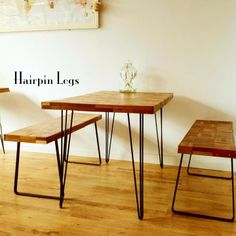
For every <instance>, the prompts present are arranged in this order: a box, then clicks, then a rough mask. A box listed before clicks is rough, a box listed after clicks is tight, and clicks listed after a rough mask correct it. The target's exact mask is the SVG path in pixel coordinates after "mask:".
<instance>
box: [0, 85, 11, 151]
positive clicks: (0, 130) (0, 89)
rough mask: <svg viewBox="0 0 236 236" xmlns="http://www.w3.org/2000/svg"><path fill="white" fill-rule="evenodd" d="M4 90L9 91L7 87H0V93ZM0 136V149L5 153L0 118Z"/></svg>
mask: <svg viewBox="0 0 236 236" xmlns="http://www.w3.org/2000/svg"><path fill="white" fill-rule="evenodd" d="M6 92H10V90H9V88H0V93H6ZM0 138H1V143H2V150H3V152H4V153H5V148H4V142H3V132H2V123H1V119H0Z"/></svg>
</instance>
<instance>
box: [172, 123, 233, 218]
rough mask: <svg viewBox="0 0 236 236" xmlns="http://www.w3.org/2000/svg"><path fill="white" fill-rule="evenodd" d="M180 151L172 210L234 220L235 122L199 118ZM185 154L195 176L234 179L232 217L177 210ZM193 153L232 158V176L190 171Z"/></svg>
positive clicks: (188, 168)
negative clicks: (188, 156)
mask: <svg viewBox="0 0 236 236" xmlns="http://www.w3.org/2000/svg"><path fill="white" fill-rule="evenodd" d="M178 153H181V159H180V164H179V170H178V175H177V179H176V186H175V191H174V197H173V202H172V211H173V212H174V213H178V214H182V215H189V216H196V217H203V218H207V219H215V220H221V221H234V216H235V213H234V170H233V159H234V158H235V144H234V134H233V123H232V122H228V121H212V120H197V121H195V123H194V124H193V125H192V127H191V128H190V130H189V131H188V133H187V134H186V135H185V137H184V138H183V140H182V141H181V143H180V144H179V146H178ZM184 154H189V155H190V158H189V162H188V167H187V173H188V174H190V175H195V176H202V177H211V178H217V179H230V180H231V181H232V217H230V218H225V217H218V216H209V215H205V214H198V213H195V212H186V211H181V210H176V209H175V207H174V204H175V199H176V193H177V189H178V183H179V178H180V171H181V166H182V161H183V156H184ZM192 155H204V156H212V157H223V158H230V159H231V177H220V176H212V175H205V174H198V173H196V172H195V173H193V172H191V171H190V163H191V157H192Z"/></svg>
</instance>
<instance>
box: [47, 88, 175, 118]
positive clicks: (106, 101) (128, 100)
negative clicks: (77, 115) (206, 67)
mask: <svg viewBox="0 0 236 236" xmlns="http://www.w3.org/2000/svg"><path fill="white" fill-rule="evenodd" d="M172 98H173V94H172V93H142V92H137V93H120V92H117V91H100V92H96V93H90V94H86V95H82V96H77V97H71V98H65V99H60V100H54V101H44V102H42V108H43V109H55V110H80V111H101V112H117V113H119V112H121V113H143V114H153V113H155V112H156V111H158V110H159V109H161V108H162V107H163V106H165V105H166V104H167V103H168V102H169V101H170V100H171V99H172Z"/></svg>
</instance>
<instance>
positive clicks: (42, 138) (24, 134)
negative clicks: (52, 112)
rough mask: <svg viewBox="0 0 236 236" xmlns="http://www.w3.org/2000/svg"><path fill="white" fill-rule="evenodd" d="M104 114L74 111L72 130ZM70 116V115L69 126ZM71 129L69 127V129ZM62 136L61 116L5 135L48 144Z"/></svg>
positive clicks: (96, 119)
mask: <svg viewBox="0 0 236 236" xmlns="http://www.w3.org/2000/svg"><path fill="white" fill-rule="evenodd" d="M100 119H102V115H97V114H89V113H74V116H73V125H72V132H75V131H77V130H79V129H82V128H83V127H85V126H87V125H90V124H92V123H95V122H96V121H98V120H100ZM69 121H70V116H68V127H69ZM67 131H69V128H68V130H67ZM59 138H61V118H60V117H59V118H51V119H47V120H46V121H45V122H42V123H39V124H36V125H32V126H29V127H26V128H23V129H19V130H16V131H14V132H10V133H8V134H5V135H4V139H5V140H6V141H14V142H25V143H41V144H47V143H50V142H52V141H55V140H57V139H59Z"/></svg>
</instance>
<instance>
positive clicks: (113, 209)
mask: <svg viewBox="0 0 236 236" xmlns="http://www.w3.org/2000/svg"><path fill="white" fill-rule="evenodd" d="M78 158H80V157H73V159H78ZM80 160H81V161H84V160H83V159H80ZM86 161H90V159H88V158H87V159H86ZM45 164H46V167H45ZM0 166H1V171H0V179H1V184H0V206H1V208H0V222H1V230H0V235H22V236H28V235H29V236H32V235H51V236H56V235H70V236H78V235H81V236H83V235H86V236H101V235H104V236H114V235H128V236H144V235H145V236H156V235H162V236H172V235H174V236H189V235H192V236H199V235H201V236H203V235H207V236H216V235H224V236H234V235H236V222H233V223H227V222H219V221H213V220H206V219H199V218H194V217H187V216H179V215H175V214H173V213H172V212H171V202H172V197H173V190H174V185H175V179H176V175H177V167H171V166H165V168H164V169H161V168H160V167H159V165H157V164H145V188H144V191H145V202H144V206H145V217H144V220H143V221H140V220H138V218H137V212H136V203H135V195H134V186H133V173H132V164H131V163H130V162H128V161H115V160H112V161H111V162H110V163H109V165H107V164H106V163H104V164H103V165H102V166H100V167H97V166H84V165H83V166H81V165H73V164H70V165H69V167H68V178H67V185H66V193H65V202H64V207H63V208H62V209H60V208H59V206H58V201H56V200H49V199H37V198H29V197H28V198H27V197H22V196H16V195H15V194H14V193H13V176H14V167H15V152H8V153H7V154H6V155H3V154H0ZM20 171H21V173H20V176H21V177H20V179H19V181H20V183H19V184H20V185H19V187H20V189H21V190H25V191H31V192H41V193H43V194H44V193H45V194H52V195H56V194H58V191H59V186H58V173H57V167H56V160H55V155H50V154H45V153H43V154H42V153H25V152H23V153H22V157H21V170H20ZM211 172H212V171H209V170H207V171H206V173H208V174H211ZM219 174H221V175H224V174H226V173H225V172H217V175H219ZM181 176H182V177H181V186H180V194H181V195H179V197H181V198H182V197H183V198H184V197H185V196H189V199H188V200H186V201H178V202H181V203H178V204H184V205H185V206H186V205H190V206H191V207H193V208H197V209H198V211H199V210H204V209H202V206H203V202H205V203H206V207H207V208H211V209H212V211H213V214H214V212H217V213H219V211H220V213H221V214H227V213H228V212H226V211H225V209H228V208H230V207H231V199H230V196H229V194H228V193H229V192H230V191H231V190H230V188H231V186H230V181H222V180H214V179H208V178H206V179H204V181H200V180H199V178H198V177H189V176H188V177H187V175H186V170H185V169H183V171H182V174H181ZM219 181H220V184H217V183H219ZM209 185H210V186H211V188H208V186H209ZM199 189H200V193H199V194H198V193H197V192H199ZM182 194H184V196H182ZM196 194H197V195H196ZM209 196H210V197H209ZM200 206H201V207H200ZM178 207H179V205H178ZM181 207H182V206H181ZM186 207H188V206H186ZM207 210H208V209H207Z"/></svg>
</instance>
